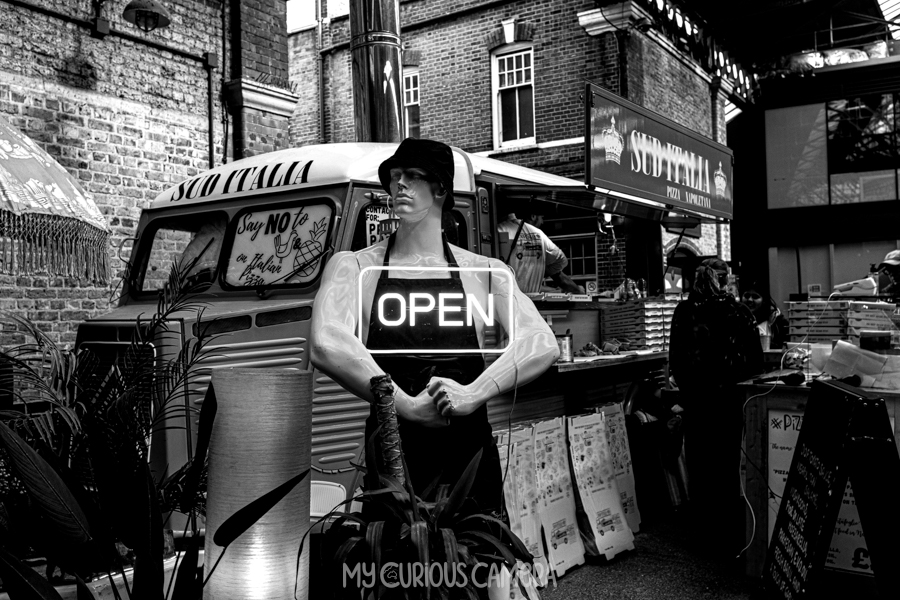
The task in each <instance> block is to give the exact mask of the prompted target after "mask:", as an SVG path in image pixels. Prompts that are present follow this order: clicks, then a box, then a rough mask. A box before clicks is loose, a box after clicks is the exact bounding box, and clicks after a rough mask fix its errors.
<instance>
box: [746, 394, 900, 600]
mask: <svg viewBox="0 0 900 600" xmlns="http://www.w3.org/2000/svg"><path fill="white" fill-rule="evenodd" d="M848 479H849V481H850V482H851V485H852V486H853V493H854V496H855V497H856V506H857V509H858V511H859V519H860V524H861V526H862V530H863V531H864V533H865V537H866V544H867V554H868V559H869V560H870V561H871V565H872V574H873V575H874V576H875V584H876V587H877V588H878V592H879V596H882V597H884V598H889V597H893V596H895V595H896V591H897V590H898V589H900V571H898V570H897V569H896V565H897V564H898V563H900V549H898V547H897V545H896V539H897V538H898V537H900V514H898V513H897V511H896V506H895V498H896V495H897V493H900V485H898V480H900V453H898V450H897V446H896V444H895V442H894V436H893V430H892V429H891V424H890V418H889V416H888V412H887V408H886V406H885V401H884V399H883V398H879V397H876V396H871V395H869V394H867V393H865V392H863V391H862V390H860V389H858V388H854V387H851V386H849V385H846V384H843V383H841V382H837V381H828V382H825V381H818V380H817V381H814V382H813V389H812V393H811V394H810V401H809V402H808V403H807V405H806V410H805V412H804V416H803V425H802V426H801V429H800V434H799V437H798V438H797V445H796V447H795V449H794V455H793V459H792V461H791V467H790V471H789V473H788V477H787V481H786V482H785V487H784V495H783V497H782V502H781V506H780V508H779V510H778V516H777V518H776V520H775V527H774V529H773V532H772V539H771V541H770V543H769V550H768V552H767V554H766V562H765V566H764V570H763V585H764V587H765V589H766V592H767V596H766V597H768V598H781V599H784V600H803V599H806V598H817V597H822V592H823V586H824V581H823V577H822V575H823V569H824V567H825V562H826V557H827V555H828V548H829V545H830V542H831V538H832V535H833V532H834V527H835V524H836V521H837V517H838V513H839V510H840V506H841V502H842V501H843V496H844V489H845V487H846V485H847V481H848Z"/></svg>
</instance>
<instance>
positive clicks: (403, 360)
mask: <svg viewBox="0 0 900 600" xmlns="http://www.w3.org/2000/svg"><path fill="white" fill-rule="evenodd" d="M395 235H396V234H394V235H391V237H390V238H389V239H388V246H387V250H386V251H385V253H384V266H385V267H387V266H390V254H391V250H392V249H393V247H394V239H395ZM443 245H444V257H445V258H446V260H447V264H448V265H449V266H450V267H457V266H458V265H457V264H456V260H455V259H454V257H453V253H452V252H451V251H450V246H449V244H448V243H447V238H446V236H444V237H443ZM389 273H390V271H382V272H381V277H379V279H378V285H377V287H376V288H375V297H374V300H373V302H372V314H371V317H370V319H369V336H368V341H367V344H366V345H367V347H368V348H369V349H370V350H383V349H401V348H416V347H419V348H421V347H423V346H425V347H429V348H440V349H444V348H446V349H473V350H474V349H480V346H479V344H478V336H477V333H476V331H475V325H474V323H473V324H472V325H462V326H458V327H439V326H438V317H439V313H438V310H437V304H438V302H437V297H438V294H440V293H462V294H463V295H464V294H465V289H464V288H463V285H462V280H461V278H460V273H459V271H452V272H451V273H450V274H451V277H450V278H449V279H391V278H390V277H388V275H389ZM413 292H425V293H429V294H431V295H432V297H434V298H435V299H436V300H435V309H434V310H432V311H430V312H425V313H421V312H417V313H416V315H415V318H416V325H415V328H413V327H412V326H411V325H410V324H409V320H408V319H405V320H404V321H403V322H402V323H401V324H400V325H396V326H389V327H388V326H384V325H382V324H381V323H379V321H378V320H377V317H378V315H377V314H376V311H377V306H378V301H379V299H380V298H381V297H382V296H383V295H384V294H387V293H396V294H400V295H401V296H403V297H404V298H406V299H407V306H409V300H408V299H409V295H410V294H411V293H413ZM463 297H465V296H463ZM392 311H393V312H392ZM451 314H452V319H453V320H461V321H462V322H463V323H466V316H467V314H466V308H465V302H462V312H453V313H451ZM385 316H386V317H387V318H388V319H389V320H397V319H399V318H400V317H401V315H399V303H397V302H386V303H385ZM374 358H375V362H376V363H378V365H379V366H380V367H381V368H382V369H384V371H385V372H386V373H388V374H389V375H390V376H391V379H392V380H393V381H394V382H395V383H396V384H397V385H398V386H400V388H401V389H403V391H405V392H406V393H407V394H409V395H411V396H416V395H418V394H419V393H420V392H421V391H422V390H424V389H425V387H426V386H427V385H428V381H429V380H430V379H431V378H432V377H444V378H447V379H453V380H454V381H456V382H458V383H461V384H464V385H465V384H469V383H472V382H473V381H475V379H476V378H477V377H478V376H479V375H480V374H481V373H482V372H483V371H484V368H485V365H484V358H483V357H482V355H481V354H459V355H452V354H439V355H414V356H411V355H408V354H380V355H375V356H374ZM398 421H399V427H400V443H401V447H402V449H403V455H404V459H405V460H406V465H407V467H408V469H409V475H410V479H411V481H412V484H413V489H414V490H415V491H416V494H418V495H421V493H422V491H423V490H424V489H425V488H426V487H427V486H428V485H429V484H430V483H431V482H432V481H434V479H435V478H436V477H438V475H440V483H442V484H443V483H447V484H450V490H452V489H453V486H454V484H455V483H456V482H457V481H458V480H459V479H460V477H461V476H462V474H463V471H464V470H465V468H466V467H467V466H468V464H469V461H470V460H471V459H472V457H473V456H475V453H476V452H478V450H479V449H484V452H483V453H482V458H481V463H480V466H479V469H478V473H477V475H476V478H475V483H474V485H473V486H472V491H471V492H470V494H469V496H470V498H472V499H473V500H474V501H475V502H476V503H477V510H478V511H479V512H482V513H490V512H499V509H500V501H501V495H500V494H501V489H502V480H501V478H502V474H501V471H500V457H499V454H498V452H497V445H496V444H495V443H494V439H493V434H492V433H491V426H490V423H488V415H487V405H486V404H482V405H481V406H480V407H478V409H476V410H475V411H474V412H473V413H472V414H470V415H466V416H459V417H453V418H451V419H450V425H448V426H447V427H423V426H421V425H417V424H415V423H411V422H409V421H407V420H405V419H403V418H402V417H399V416H398ZM376 427H377V421H376V418H375V407H374V406H372V408H371V410H370V413H369V418H368V419H366V439H369V436H371V434H372V432H373V431H374V430H375V429H376ZM434 489H435V490H436V489H437V487H435V488H434ZM432 496H433V493H432ZM423 499H424V500H430V499H431V498H423Z"/></svg>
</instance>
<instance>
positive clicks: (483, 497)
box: [310, 138, 559, 513]
mask: <svg viewBox="0 0 900 600" xmlns="http://www.w3.org/2000/svg"><path fill="white" fill-rule="evenodd" d="M453 175H454V165H453V152H452V150H451V149H450V147H449V146H447V145H446V144H443V143H440V142H435V141H431V140H422V139H413V138H409V139H406V140H404V141H403V142H402V143H401V144H400V146H399V147H398V148H397V151H396V153H395V154H394V155H393V156H392V157H390V158H389V159H387V160H386V161H384V162H383V163H382V164H381V167H380V168H379V178H380V180H381V184H382V186H383V187H384V189H385V191H387V192H388V193H389V194H390V195H391V198H392V201H393V210H394V213H395V214H396V216H397V217H398V218H399V219H400V226H399V228H398V230H397V231H396V233H394V234H393V235H391V237H390V238H389V239H387V240H384V241H382V242H378V243H377V244H374V245H372V246H370V247H368V248H365V249H363V250H360V251H358V252H340V253H338V254H336V255H335V256H334V257H333V258H332V259H331V260H330V261H329V262H328V264H327V265H326V267H325V271H324V274H323V277H322V286H321V288H320V290H319V292H318V295H317V296H316V301H315V304H314V307H313V317H312V340H311V354H310V360H311V361H312V363H313V364H314V365H315V366H316V367H317V368H318V369H319V370H321V371H323V372H324V373H326V374H328V375H329V376H330V377H331V378H332V379H334V380H335V381H337V382H338V383H340V384H341V385H342V386H343V387H344V388H345V389H346V390H348V391H350V392H352V393H354V394H356V395H357V396H359V397H360V398H363V399H365V400H368V401H369V402H373V399H374V398H373V394H372V391H371V389H370V381H371V380H372V379H373V378H374V377H378V376H381V375H384V374H385V373H387V374H389V375H390V376H391V378H392V380H393V382H394V402H395V407H396V410H397V415H398V421H399V424H400V440H401V446H402V450H403V453H404V456H405V459H406V462H407V465H408V467H409V472H410V478H411V480H412V483H413V488H414V489H415V490H416V492H417V493H419V494H421V493H422V491H423V490H424V488H425V487H426V486H427V485H428V484H430V483H431V482H432V481H433V480H434V479H435V478H437V477H440V482H441V483H448V484H450V485H451V487H452V485H453V484H454V483H455V482H456V481H457V480H458V479H459V478H460V476H461V475H462V472H463V470H464V469H465V467H466V466H467V465H468V464H469V461H470V460H471V459H472V457H473V456H474V455H475V454H476V453H477V452H478V450H479V449H483V451H484V452H483V455H482V461H481V464H480V468H479V470H478V473H477V476H476V481H475V485H474V486H473V489H472V492H471V494H470V497H471V498H472V500H474V502H475V503H476V504H477V510H479V512H483V513H491V512H498V511H499V509H500V507H501V503H502V495H501V494H502V474H501V472H500V461H499V457H498V454H497V447H496V445H495V444H494V442H493V438H492V433H491V427H490V424H489V423H488V416H487V407H486V403H487V401H488V400H489V399H490V398H492V397H494V396H497V395H499V394H501V393H504V392H506V391H508V390H511V389H513V388H514V387H515V386H516V385H523V384H525V383H528V382H529V381H531V380H533V379H535V378H536V377H537V376H539V375H540V374H541V373H543V372H544V371H545V370H546V369H547V368H548V367H549V366H550V365H552V364H553V363H554V362H555V361H556V359H557V358H558V356H559V351H558V348H557V344H556V339H555V336H554V335H553V332H552V331H551V330H550V328H549V327H548V326H547V324H546V323H545V322H544V320H543V318H542V317H541V316H540V314H539V313H538V311H537V309H536V308H535V307H534V304H532V302H531V301H530V300H529V299H528V298H527V297H526V296H525V295H524V294H522V292H520V291H519V289H518V288H517V286H516V284H515V279H514V277H508V276H504V274H502V273H496V272H494V273H492V272H486V271H478V272H475V271H467V270H466V269H468V268H472V267H476V268H482V269H483V268H485V267H493V268H498V269H505V268H506V267H505V265H503V263H502V262H501V261H499V260H495V259H490V258H487V257H484V256H480V255H477V254H474V253H472V252H469V251H467V250H463V249H462V248H458V247H456V246H451V245H450V244H449V243H448V242H447V240H446V238H445V237H444V236H443V235H442V234H441V218H442V214H443V213H444V212H445V211H449V210H450V209H451V208H452V207H453ZM457 266H458V267H460V269H461V270H455V271H446V270H443V269H442V268H446V267H457ZM367 267H392V268H393V267H404V268H406V270H384V269H378V268H376V269H370V270H367ZM419 267H426V268H427V269H434V270H427V269H423V270H415V269H413V268H419ZM421 294H425V295H428V296H430V297H431V298H435V299H437V298H439V297H440V296H441V295H442V294H443V295H445V297H452V296H447V295H448V294H449V295H457V296H456V297H457V298H458V297H459V296H458V295H460V294H461V295H462V298H465V297H466V294H471V295H472V297H473V298H474V300H475V302H477V303H478V304H479V305H480V306H481V307H484V306H487V305H488V304H487V302H488V294H493V295H494V305H495V307H500V306H501V305H502V306H507V305H508V303H509V298H510V295H512V297H513V307H514V308H513V310H512V314H507V313H508V311H504V310H498V311H497V318H498V320H499V321H500V323H501V324H502V325H503V327H504V328H505V330H507V331H509V330H510V329H511V326H512V325H513V324H512V323H510V322H509V321H510V320H512V319H515V323H514V326H515V329H514V332H515V335H514V336H513V339H512V341H511V342H510V346H509V348H508V349H507V351H506V352H505V353H503V354H502V355H500V356H499V358H498V359H497V360H496V361H494V362H493V363H492V364H491V365H490V366H489V367H487V368H485V363H484V360H483V358H482V355H481V354H480V353H469V354H452V353H451V354H443V353H442V354H436V353H433V354H427V353H425V352H420V353H417V352H416V351H415V349H416V348H420V349H421V348H428V349H441V350H445V351H446V350H473V349H480V348H482V347H483V343H484V329H485V322H484V318H483V316H482V315H481V314H478V311H474V310H473V311H472V312H473V314H472V315H471V317H472V318H471V319H470V318H469V316H470V315H469V314H468V311H467V303H466V302H463V303H462V304H461V305H459V306H455V307H454V308H453V311H452V312H444V313H441V311H440V305H439V302H437V301H436V302H435V308H433V309H432V310H429V311H415V312H413V314H409V313H408V312H407V311H406V310H404V309H403V308H402V307H411V306H412V303H413V295H421ZM419 297H421V296H419ZM398 298H403V299H404V300H403V302H400V301H399V300H398ZM360 302H361V303H362V305H361V306H360ZM442 314H443V317H442ZM407 315H408V316H409V318H406V317H407ZM447 315H452V319H450V318H449V317H448V316H447ZM449 320H452V321H455V322H456V323H460V325H455V326H448V325H447V323H446V321H449ZM360 321H361V322H360ZM357 332H359V333H360V335H359V336H358V335H357ZM392 349H394V350H402V349H408V351H404V352H402V353H396V354H380V353H376V354H375V355H373V354H372V353H370V350H392ZM374 423H375V421H374V414H373V415H370V418H369V420H368V421H367V423H366V430H367V434H371V432H372V431H373V429H374Z"/></svg>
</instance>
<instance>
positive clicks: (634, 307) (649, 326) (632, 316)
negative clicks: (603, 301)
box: [600, 298, 678, 351]
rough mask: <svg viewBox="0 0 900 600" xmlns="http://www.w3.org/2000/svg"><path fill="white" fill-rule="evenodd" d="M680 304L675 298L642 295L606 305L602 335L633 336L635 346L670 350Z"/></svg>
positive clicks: (628, 338) (631, 345)
mask: <svg viewBox="0 0 900 600" xmlns="http://www.w3.org/2000/svg"><path fill="white" fill-rule="evenodd" d="M676 304H678V302H677V301H676V300H674V299H673V300H665V299H662V298H642V299H640V300H629V301H626V302H622V303H617V304H614V305H612V306H604V307H603V308H602V309H601V312H600V339H601V340H603V341H610V340H613V339H616V340H619V341H620V342H622V341H625V340H629V341H630V342H631V343H630V344H629V349H631V350H654V351H665V350H668V347H669V327H670V326H671V323H672V313H673V312H675V305H676Z"/></svg>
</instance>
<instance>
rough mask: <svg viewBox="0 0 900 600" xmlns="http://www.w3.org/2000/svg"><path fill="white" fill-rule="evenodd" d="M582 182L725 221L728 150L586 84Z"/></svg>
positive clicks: (729, 198)
mask: <svg viewBox="0 0 900 600" xmlns="http://www.w3.org/2000/svg"><path fill="white" fill-rule="evenodd" d="M585 98H586V103H585V115H586V117H585V127H586V135H585V143H586V146H587V147H586V149H585V160H586V163H587V164H586V165H585V174H586V175H585V179H586V181H585V183H587V184H588V185H590V186H594V187H596V188H600V189H605V190H610V191H613V192H619V193H622V194H628V195H631V196H636V197H638V198H643V199H645V200H652V201H654V202H660V203H662V204H667V205H671V206H672V207H681V208H686V209H689V210H691V211H694V212H697V213H701V214H705V215H710V216H715V217H719V218H725V219H731V218H732V215H733V214H734V203H733V197H734V196H733V194H734V187H733V179H732V165H731V160H732V151H731V149H730V148H727V147H726V146H723V145H721V144H718V143H716V142H714V141H712V140H710V139H707V138H705V137H703V136H701V135H698V134H696V133H693V132H691V131H688V130H687V129H685V128H684V127H682V126H680V125H678V124H677V123H674V122H672V121H670V120H668V119H666V118H665V117H662V116H660V115H657V114H655V113H653V112H651V111H649V110H646V109H644V108H641V107H640V106H638V105H636V104H633V103H631V102H629V101H627V100H624V99H623V98H619V97H618V96H615V95H614V94H611V93H610V92H607V91H605V90H603V89H601V88H599V87H598V86H596V85H594V84H591V83H588V84H587V87H586V90H585Z"/></svg>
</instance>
